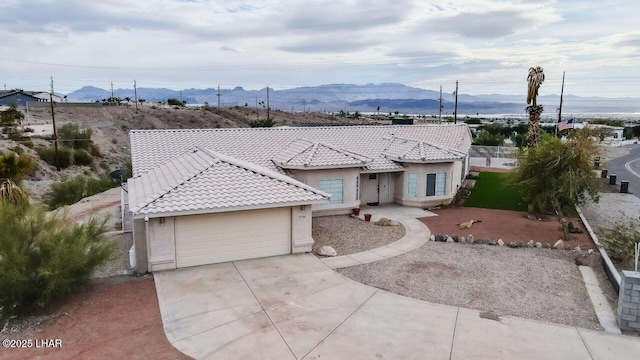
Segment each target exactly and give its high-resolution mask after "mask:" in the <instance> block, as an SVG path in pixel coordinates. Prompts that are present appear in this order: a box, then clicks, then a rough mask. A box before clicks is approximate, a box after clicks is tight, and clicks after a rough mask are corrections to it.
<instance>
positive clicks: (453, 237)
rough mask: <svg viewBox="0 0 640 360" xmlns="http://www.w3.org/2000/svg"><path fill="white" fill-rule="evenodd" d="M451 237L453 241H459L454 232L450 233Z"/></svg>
mask: <svg viewBox="0 0 640 360" xmlns="http://www.w3.org/2000/svg"><path fill="white" fill-rule="evenodd" d="M451 238H452V239H453V242H460V238H459V237H458V235H456V234H453V235H451Z"/></svg>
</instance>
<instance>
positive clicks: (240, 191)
mask: <svg viewBox="0 0 640 360" xmlns="http://www.w3.org/2000/svg"><path fill="white" fill-rule="evenodd" d="M128 185H129V206H130V209H131V211H132V212H133V213H134V214H137V215H139V214H147V215H153V214H169V213H183V214H184V213H204V212H215V211H222V210H224V211H230V210H244V209H250V208H260V207H274V206H278V205H282V206H290V205H298V204H311V203H314V202H318V201H324V200H327V199H328V198H329V196H330V195H329V194H326V193H324V192H321V191H319V190H316V189H314V188H312V187H310V186H308V185H305V184H303V183H301V182H298V181H296V180H294V179H292V178H290V177H288V176H285V175H282V174H279V173H276V172H274V171H271V170H269V169H266V168H264V167H261V166H258V165H255V164H251V163H248V162H246V161H243V160H239V159H234V158H231V157H229V156H226V155H223V154H218V153H216V152H213V151H210V150H206V149H202V148H195V149H191V150H189V151H187V152H186V153H183V154H182V155H178V156H177V157H174V158H173V159H171V160H170V161H168V162H166V163H164V164H162V165H160V166H156V167H155V168H153V169H151V170H149V171H147V172H146V173H144V174H142V175H140V176H137V177H135V178H131V179H129V181H128Z"/></svg>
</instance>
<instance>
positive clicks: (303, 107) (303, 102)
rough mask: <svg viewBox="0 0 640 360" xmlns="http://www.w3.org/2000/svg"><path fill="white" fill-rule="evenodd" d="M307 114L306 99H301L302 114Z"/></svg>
mask: <svg viewBox="0 0 640 360" xmlns="http://www.w3.org/2000/svg"><path fill="white" fill-rule="evenodd" d="M306 112H307V99H302V113H306Z"/></svg>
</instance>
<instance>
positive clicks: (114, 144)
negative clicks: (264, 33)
mask: <svg viewBox="0 0 640 360" xmlns="http://www.w3.org/2000/svg"><path fill="white" fill-rule="evenodd" d="M266 115H267V114H266V110H264V109H260V110H256V109H255V108H245V107H231V108H221V109H209V110H204V109H203V108H190V107H187V108H179V109H173V108H171V107H168V106H165V107H157V106H153V107H152V106H149V105H146V104H145V106H140V107H139V109H138V110H137V111H136V109H135V107H134V106H111V107H109V106H101V107H95V106H57V107H56V108H55V119H56V126H57V127H58V128H60V127H61V126H62V125H64V124H68V123H73V124H78V126H79V127H80V128H81V129H86V128H90V129H91V130H92V133H93V134H92V139H93V141H94V143H95V144H96V145H98V147H99V149H100V152H101V153H102V157H101V158H99V157H97V158H95V159H94V165H93V166H91V167H89V166H75V165H74V166H71V167H69V168H66V169H63V170H61V171H60V172H58V171H56V169H55V167H53V166H50V165H48V164H47V163H45V162H44V161H42V160H38V170H37V171H35V173H34V174H32V175H31V176H29V177H28V178H27V179H26V181H25V182H24V184H23V186H24V187H25V188H26V189H27V190H28V191H29V192H30V194H31V195H32V197H33V198H34V199H36V200H41V199H42V195H43V194H44V193H45V192H46V191H47V190H48V188H49V185H50V184H51V183H52V182H53V181H57V180H59V179H60V178H61V177H62V176H74V175H77V174H85V175H97V174H99V173H102V172H104V171H105V170H104V169H111V170H113V169H117V168H122V167H125V166H126V164H127V162H128V161H129V159H130V153H129V134H128V133H129V130H132V129H197V128H233V127H249V125H248V123H249V122H250V121H252V120H255V119H257V118H266ZM270 117H271V118H272V119H274V120H275V121H276V126H296V125H340V124H364V123H371V121H370V120H367V119H360V120H354V119H345V118H341V117H335V116H332V115H329V114H322V113H290V112H283V111H273V110H272V111H271V113H270ZM23 126H24V127H30V128H32V129H34V130H35V132H34V133H33V136H32V137H31V143H32V144H31V145H30V146H31V148H29V147H27V146H23V147H24V148H25V150H26V151H27V153H28V154H30V155H33V156H35V157H36V158H38V159H39V157H38V155H37V154H36V152H35V148H37V147H39V146H50V145H51V144H53V140H52V131H53V126H52V122H51V112H50V109H49V108H48V107H36V108H30V109H29V110H28V111H26V112H25V119H24V121H23ZM22 143H23V145H24V144H25V143H24V142H22ZM27 143H28V142H27ZM17 144H18V143H17V142H15V141H11V140H7V139H2V140H1V141H0V152H4V151H7V150H8V149H10V148H13V147H14V146H16V145H17Z"/></svg>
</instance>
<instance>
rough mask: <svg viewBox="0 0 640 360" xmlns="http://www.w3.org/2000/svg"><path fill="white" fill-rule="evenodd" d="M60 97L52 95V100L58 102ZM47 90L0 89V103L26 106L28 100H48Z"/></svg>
mask: <svg viewBox="0 0 640 360" xmlns="http://www.w3.org/2000/svg"><path fill="white" fill-rule="evenodd" d="M61 100H62V98H60V96H57V95H53V102H60V101H61ZM49 101H50V97H49V93H48V92H43V91H24V90H20V89H14V90H0V105H5V106H9V105H11V104H15V105H16V106H26V105H27V103H28V102H49Z"/></svg>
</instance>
